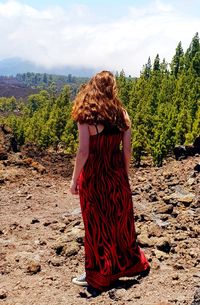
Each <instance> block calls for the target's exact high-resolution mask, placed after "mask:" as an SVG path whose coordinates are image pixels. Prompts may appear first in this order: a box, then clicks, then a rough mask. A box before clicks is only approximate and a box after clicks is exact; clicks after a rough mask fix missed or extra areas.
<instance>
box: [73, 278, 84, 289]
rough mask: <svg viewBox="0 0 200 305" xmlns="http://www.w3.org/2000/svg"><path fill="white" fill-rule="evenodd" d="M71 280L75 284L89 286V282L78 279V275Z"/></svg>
mask: <svg viewBox="0 0 200 305" xmlns="http://www.w3.org/2000/svg"><path fill="white" fill-rule="evenodd" d="M71 281H72V283H73V284H75V285H77V286H82V287H87V286H88V283H87V282H86V281H82V282H80V281H78V280H77V278H76V277H73V278H72V279H71Z"/></svg>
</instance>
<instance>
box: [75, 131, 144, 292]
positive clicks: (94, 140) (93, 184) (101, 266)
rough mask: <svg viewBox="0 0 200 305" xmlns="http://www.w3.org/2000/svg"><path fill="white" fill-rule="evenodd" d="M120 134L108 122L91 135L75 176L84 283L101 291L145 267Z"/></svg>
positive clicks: (120, 132) (121, 134) (121, 132)
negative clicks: (79, 169)
mask: <svg viewBox="0 0 200 305" xmlns="http://www.w3.org/2000/svg"><path fill="white" fill-rule="evenodd" d="M95 126H96V125H95ZM96 129H97V126H96ZM122 138H123V131H120V130H119V129H118V128H117V127H112V126H106V125H105V126H104V129H103V131H101V132H100V133H98V129H97V134H95V135H90V141H89V142H90V143H89V157H88V159H87V161H86V163H85V165H84V167H83V169H82V171H81V173H80V176H79V198H80V205H81V211H82V217H83V222H84V228H85V239H84V247H85V270H86V281H87V282H88V284H89V285H91V286H92V287H94V288H96V289H99V290H101V291H103V290H106V289H107V288H108V287H109V286H110V285H111V284H112V283H113V282H114V281H115V280H117V279H118V278H120V277H124V276H134V275H137V274H139V273H140V272H142V271H145V270H147V269H149V263H148V261H147V259H146V257H145V255H144V253H143V252H142V250H141V249H140V247H139V246H138V244H137V241H136V232H135V224H134V213H133V202H132V195H131V189H130V185H129V181H128V176H127V172H126V169H125V162H124V157H123V152H122V150H121V148H120V143H121V142H122Z"/></svg>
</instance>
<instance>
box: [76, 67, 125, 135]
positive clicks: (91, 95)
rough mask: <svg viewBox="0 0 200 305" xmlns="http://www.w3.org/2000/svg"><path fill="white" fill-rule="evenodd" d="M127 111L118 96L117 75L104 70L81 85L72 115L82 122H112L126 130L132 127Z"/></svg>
mask: <svg viewBox="0 0 200 305" xmlns="http://www.w3.org/2000/svg"><path fill="white" fill-rule="evenodd" d="M125 112H126V110H125V108H124V107H123V104H122V102H121V101H120V100H119V99H118V97H117V86H116V80H115V77H114V76H113V74H112V73H111V72H109V71H102V72H100V73H97V74H96V75H95V76H94V77H93V78H92V79H91V80H90V81H89V82H88V83H87V84H85V85H83V86H82V87H81V89H80V91H79V93H78V94H77V96H76V98H75V100H74V101H73V106H72V112H71V115H72V118H73V119H74V120H75V121H76V122H79V123H80V124H81V123H88V124H94V123H97V124H98V123H100V124H104V125H105V124H111V125H115V126H117V127H118V128H119V129H120V130H122V131H125V130H127V129H128V128H129V127H130V122H129V121H128V119H127V118H126V116H125Z"/></svg>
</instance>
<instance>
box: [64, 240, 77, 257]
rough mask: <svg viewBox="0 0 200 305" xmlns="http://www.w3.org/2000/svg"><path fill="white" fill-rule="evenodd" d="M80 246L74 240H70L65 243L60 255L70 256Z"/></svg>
mask: <svg viewBox="0 0 200 305" xmlns="http://www.w3.org/2000/svg"><path fill="white" fill-rule="evenodd" d="M79 249H80V247H79V245H78V244H77V243H76V242H70V243H68V244H67V245H65V246H64V247H63V249H62V255H64V256H66V257H70V256H73V255H76V254H77V253H78V251H79Z"/></svg>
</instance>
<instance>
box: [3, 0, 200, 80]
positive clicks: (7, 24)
mask: <svg viewBox="0 0 200 305" xmlns="http://www.w3.org/2000/svg"><path fill="white" fill-rule="evenodd" d="M199 28H200V19H199V18H197V17H193V16H189V15H186V14H185V13H183V12H182V13H181V10H178V9H177V7H176V8H175V7H174V6H173V5H171V4H164V2H161V1H158V0H157V1H153V2H150V3H149V5H146V6H140V7H139V8H138V7H137V8H136V7H135V6H132V7H128V8H127V11H126V14H124V15H123V16H121V18H118V19H115V20H113V18H112V19H110V20H108V19H106V20H105V18H102V21H101V18H100V17H99V14H98V12H95V10H92V9H91V8H90V7H88V6H86V5H78V4H76V5H73V6H71V7H68V8H66V9H64V8H63V7H61V6H58V5H57V6H53V7H48V8H46V9H36V8H34V7H31V6H30V5H26V4H22V3H20V2H18V1H7V2H5V3H1V2H0V36H1V48H0V58H8V57H20V58H22V59H25V60H30V61H32V62H34V63H36V64H38V65H42V66H44V67H47V68H52V67H58V66H60V67H62V66H65V65H70V66H74V67H80V66H81V67H86V68H94V69H96V70H97V69H110V70H112V71H114V70H118V71H119V70H121V69H122V68H123V69H124V70H125V72H126V73H127V74H131V75H138V74H139V72H140V70H141V68H142V66H143V64H145V63H146V61H147V59H148V57H149V56H151V57H152V58H154V57H155V56H156V54H157V53H159V55H160V57H161V58H164V57H165V58H166V60H167V61H168V62H169V61H171V58H172V56H173V54H174V51H175V48H176V46H177V44H178V42H179V41H180V40H181V41H182V42H183V46H184V48H187V47H188V45H189V43H190V41H191V39H192V37H193V36H194V34H195V33H196V32H197V30H198V29H199Z"/></svg>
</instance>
